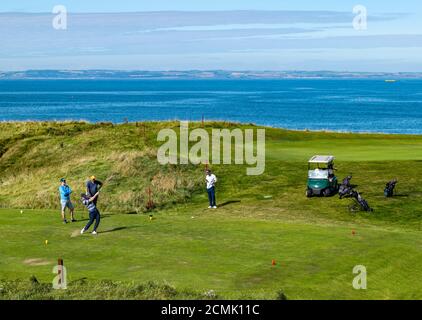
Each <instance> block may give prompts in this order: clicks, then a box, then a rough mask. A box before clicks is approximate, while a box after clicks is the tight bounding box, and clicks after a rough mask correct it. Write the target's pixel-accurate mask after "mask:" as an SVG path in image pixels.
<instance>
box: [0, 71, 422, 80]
mask: <svg viewBox="0 0 422 320" xmlns="http://www.w3.org/2000/svg"><path fill="white" fill-rule="evenodd" d="M19 79H28V80H38V79H39V80H48V79H51V80H58V79H63V80H66V79H69V80H101V79H104V80H110V79H113V80H119V79H122V80H130V79H133V80H214V79H215V80H242V79H244V80H260V79H262V80H278V79H280V80H282V79H380V80H387V79H394V80H396V81H397V80H402V79H422V72H396V73H394V72H337V71H230V70H208V71H206V70H205V71H203V70H187V71H143V70H138V71H136V70H135V71H125V70H27V71H3V72H2V71H0V80H19Z"/></svg>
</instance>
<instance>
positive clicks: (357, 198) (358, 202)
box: [349, 190, 374, 212]
mask: <svg viewBox="0 0 422 320" xmlns="http://www.w3.org/2000/svg"><path fill="white" fill-rule="evenodd" d="M350 197H351V198H353V203H352V204H350V205H349V211H350V212H357V211H367V212H372V211H374V209H372V208H371V207H370V206H369V204H368V202H367V201H366V200H365V199H364V198H362V196H361V195H360V193H359V192H357V191H355V190H352V191H351V192H350Z"/></svg>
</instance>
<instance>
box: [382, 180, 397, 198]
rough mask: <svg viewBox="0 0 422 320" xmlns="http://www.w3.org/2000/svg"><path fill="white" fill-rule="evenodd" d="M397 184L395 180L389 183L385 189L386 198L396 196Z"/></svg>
mask: <svg viewBox="0 0 422 320" xmlns="http://www.w3.org/2000/svg"><path fill="white" fill-rule="evenodd" d="M397 182H398V181H397V179H393V180H391V181H389V182H387V184H386V185H385V189H384V196H385V197H386V198H389V197H392V196H393V195H394V188H395V187H396V184H397Z"/></svg>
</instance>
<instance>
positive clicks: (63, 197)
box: [59, 178, 76, 224]
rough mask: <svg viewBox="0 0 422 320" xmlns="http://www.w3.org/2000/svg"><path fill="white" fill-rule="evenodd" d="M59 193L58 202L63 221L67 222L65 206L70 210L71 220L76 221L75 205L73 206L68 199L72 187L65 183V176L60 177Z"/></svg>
mask: <svg viewBox="0 0 422 320" xmlns="http://www.w3.org/2000/svg"><path fill="white" fill-rule="evenodd" d="M59 193H60V204H61V208H62V219H63V223H65V224H66V223H67V220H66V215H65V211H66V208H68V209H69V211H70V217H71V219H72V220H71V221H72V222H75V221H76V220H75V217H74V211H75V207H74V206H73V204H72V201H71V200H70V195H71V194H72V189H71V188H70V187H69V186H68V185H67V183H66V179H65V178H62V179H60V187H59Z"/></svg>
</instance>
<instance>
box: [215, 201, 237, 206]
mask: <svg viewBox="0 0 422 320" xmlns="http://www.w3.org/2000/svg"><path fill="white" fill-rule="evenodd" d="M239 202H241V201H240V200H230V201H226V202H223V203H222V204H220V205H218V207H225V206H228V205H229V204H232V203H239Z"/></svg>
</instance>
